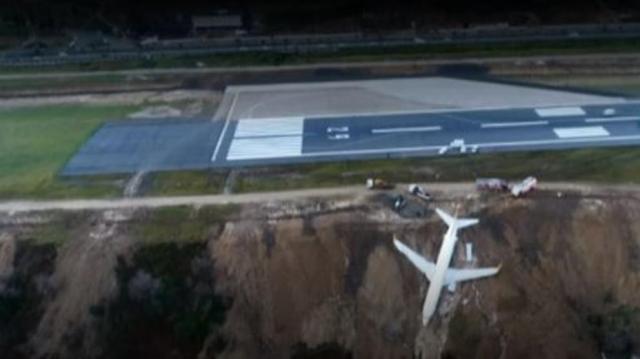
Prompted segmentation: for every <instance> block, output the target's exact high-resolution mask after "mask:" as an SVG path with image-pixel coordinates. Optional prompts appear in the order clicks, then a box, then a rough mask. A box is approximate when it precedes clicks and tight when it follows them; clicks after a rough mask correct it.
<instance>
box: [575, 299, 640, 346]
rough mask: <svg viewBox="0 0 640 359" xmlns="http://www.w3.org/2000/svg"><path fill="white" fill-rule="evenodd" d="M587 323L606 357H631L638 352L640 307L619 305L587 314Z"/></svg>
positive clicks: (639, 343)
mask: <svg viewBox="0 0 640 359" xmlns="http://www.w3.org/2000/svg"><path fill="white" fill-rule="evenodd" d="M587 324H588V325H589V329H590V331H591V334H592V335H593V337H594V338H595V339H596V341H597V342H598V346H599V347H600V351H601V352H602V353H604V354H605V355H606V357H607V358H631V357H632V356H634V355H638V353H640V308H637V307H632V306H628V305H621V306H618V307H616V308H614V309H612V310H610V311H608V312H605V313H603V314H592V315H589V316H588V317H587Z"/></svg>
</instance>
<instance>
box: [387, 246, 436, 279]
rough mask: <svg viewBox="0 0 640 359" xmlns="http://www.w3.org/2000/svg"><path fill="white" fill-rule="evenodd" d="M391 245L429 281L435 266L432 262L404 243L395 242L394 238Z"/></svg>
mask: <svg viewBox="0 0 640 359" xmlns="http://www.w3.org/2000/svg"><path fill="white" fill-rule="evenodd" d="M393 244H394V245H395V246H396V248H397V249H398V250H399V251H400V252H401V253H402V254H404V255H405V256H406V257H407V258H408V259H409V261H410V262H411V263H413V265H414V266H416V267H418V269H420V271H421V272H422V273H424V274H425V275H426V276H427V279H429V280H431V277H433V274H434V273H435V271H436V265H435V264H433V263H432V262H429V261H428V260H426V259H425V258H424V257H423V256H421V255H420V254H418V253H416V252H415V251H413V250H412V249H411V248H409V247H407V246H406V245H405V244H404V243H402V242H400V241H399V240H397V239H396V238H395V237H394V238H393Z"/></svg>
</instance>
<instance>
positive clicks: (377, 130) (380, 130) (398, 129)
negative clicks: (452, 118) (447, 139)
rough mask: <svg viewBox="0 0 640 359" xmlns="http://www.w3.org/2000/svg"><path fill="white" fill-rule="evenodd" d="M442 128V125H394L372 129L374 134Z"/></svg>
mask: <svg viewBox="0 0 640 359" xmlns="http://www.w3.org/2000/svg"><path fill="white" fill-rule="evenodd" d="M440 130H442V126H416V127H392V128H374V129H372V130H371V133H373V134H380V133H402V132H433V131H440Z"/></svg>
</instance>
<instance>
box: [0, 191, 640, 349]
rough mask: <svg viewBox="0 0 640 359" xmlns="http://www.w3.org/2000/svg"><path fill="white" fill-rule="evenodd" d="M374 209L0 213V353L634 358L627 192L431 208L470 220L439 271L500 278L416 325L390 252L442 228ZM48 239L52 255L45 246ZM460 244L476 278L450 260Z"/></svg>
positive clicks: (634, 257) (409, 277) (432, 241)
mask: <svg viewBox="0 0 640 359" xmlns="http://www.w3.org/2000/svg"><path fill="white" fill-rule="evenodd" d="M388 202H389V200H388V198H387V197H386V196H385V195H379V196H373V197H371V196H370V197H359V198H348V197H343V198H341V199H333V200H332V199H326V200H322V201H320V200H312V199H305V200H297V201H291V202H268V203H265V204H261V205H243V206H242V207H234V208H232V209H226V210H224V211H222V210H221V209H220V208H218V207H201V208H191V207H176V208H166V209H144V208H143V209H137V210H132V209H129V210H127V211H128V212H126V213H121V212H118V211H122V210H114V211H109V212H72V213H64V214H61V213H51V214H43V213H42V212H39V214H38V215H37V216H36V214H29V213H20V214H14V215H6V216H4V217H2V218H0V233H1V235H0V272H1V273H0V274H2V275H3V277H2V278H3V279H2V283H0V284H3V285H2V286H0V289H2V291H1V292H0V319H2V320H0V354H3V355H0V356H1V357H3V358H22V357H51V356H56V357H60V358H73V357H93V358H112V357H119V358H135V357H150V356H152V357H156V358H196V357H198V358H213V357H216V358H218V357H219V358H257V357H261V358H288V357H295V358H340V357H344V358H347V357H353V358H412V357H423V358H437V357H444V358H469V357H476V358H486V357H496V358H497V357H501V358H529V357H530V358H559V357H562V358H585V357H586V358H588V357H599V356H600V353H602V352H604V353H606V355H607V357H608V358H616V357H619V358H623V357H630V355H631V354H632V353H634V354H636V355H638V354H640V334H639V333H640V296H638V295H637V293H638V292H640V224H638V219H640V202H639V201H638V199H637V198H636V194H635V192H628V193H625V192H616V193H615V194H612V193H610V192H594V191H592V192H591V193H589V195H583V194H579V193H564V194H563V195H562V196H558V195H557V194H556V193H555V192H541V193H538V194H536V195H535V196H532V197H530V198H527V199H518V200H514V199H510V198H508V197H501V196H488V197H480V198H478V197H477V196H471V197H469V196H459V197H454V198H452V199H451V200H447V201H444V202H439V203H437V205H438V206H440V207H443V208H445V209H448V210H451V211H453V210H454V209H455V207H458V209H459V211H460V213H467V214H470V215H473V216H475V217H479V218H480V224H479V225H478V226H476V227H472V228H470V229H468V230H464V231H463V232H462V233H461V236H460V241H459V244H458V247H457V252H456V255H455V258H454V263H453V265H455V266H458V267H464V266H492V265H496V264H499V263H501V264H502V270H501V272H500V274H499V275H498V276H497V277H494V278H489V279H486V280H480V281H476V282H472V283H467V284H462V285H459V286H458V288H457V290H456V291H455V293H453V294H451V293H448V292H447V291H444V292H443V296H442V300H441V303H440V305H439V310H438V313H437V315H436V316H435V318H434V319H433V320H432V322H431V323H430V324H429V325H428V326H427V327H422V326H421V324H420V320H419V318H420V311H421V307H422V302H423V300H424V296H425V293H426V290H427V288H428V285H429V284H428V282H427V281H426V280H425V278H424V277H423V276H422V275H421V274H420V273H418V272H417V271H416V270H415V268H414V267H413V266H412V265H411V264H410V263H409V262H408V261H407V260H406V259H405V258H404V257H403V256H401V255H400V254H399V253H397V251H396V250H395V249H394V247H393V246H392V242H391V238H392V236H393V235H394V234H395V235H397V236H398V237H399V238H401V239H402V240H403V241H404V242H405V243H407V245H409V246H411V247H412V248H415V249H416V250H418V251H420V252H421V253H424V254H425V255H426V256H427V257H429V258H434V257H435V256H436V254H437V252H438V249H439V245H440V242H441V239H442V234H443V232H444V230H445V227H444V225H443V224H442V223H441V222H440V221H439V220H438V219H437V218H436V216H435V215H434V213H433V211H432V209H433V207H429V208H427V209H426V211H424V213H425V215H424V216H423V217H411V216H410V215H413V214H415V212H410V213H409V212H407V213H403V215H407V217H403V216H400V215H398V214H397V213H394V212H393V211H391V210H390V209H389V207H388ZM411 205H412V206H421V205H420V204H419V203H417V202H416V203H412V204H411ZM59 232H60V233H62V235H61V237H62V238H63V239H62V242H61V243H59V244H56V243H57V242H55V243H54V242H52V241H47V240H46V239H47V238H48V236H50V235H52V233H59ZM467 242H472V243H473V244H474V254H475V257H476V258H475V260H474V262H473V263H466V262H465V260H464V244H465V243H467ZM43 283H44V284H43ZM18 299H19V300H18ZM8 309H12V310H8ZM16 333H17V334H16ZM79 333H82V334H79ZM145 343H148V344H146V345H145Z"/></svg>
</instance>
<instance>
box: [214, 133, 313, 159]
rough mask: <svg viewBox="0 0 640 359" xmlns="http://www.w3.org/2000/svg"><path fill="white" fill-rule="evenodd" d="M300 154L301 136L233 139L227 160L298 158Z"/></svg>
mask: <svg viewBox="0 0 640 359" xmlns="http://www.w3.org/2000/svg"><path fill="white" fill-rule="evenodd" d="M301 154H302V136H295V137H261V138H239V139H234V140H233V142H231V146H230V147H229V153H228V154H227V160H229V161H232V160H250V159H265V158H282V157H299V156H300V155H301Z"/></svg>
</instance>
